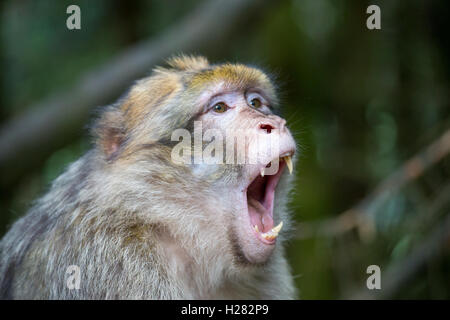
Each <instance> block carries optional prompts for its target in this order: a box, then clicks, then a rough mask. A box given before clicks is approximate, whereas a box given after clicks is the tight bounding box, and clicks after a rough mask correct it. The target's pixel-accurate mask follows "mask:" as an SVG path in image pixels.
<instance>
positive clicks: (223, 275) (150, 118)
mask: <svg viewBox="0 0 450 320" xmlns="http://www.w3.org/2000/svg"><path fill="white" fill-rule="evenodd" d="M277 104H278V102H277V97H276V89H275V87H274V85H273V83H272V81H271V80H270V79H269V77H268V76H267V75H266V74H265V73H263V72H262V71H260V70H259V69H256V68H253V67H248V66H245V65H240V64H228V63H227V64H217V65H214V64H209V62H208V61H207V60H206V59H205V58H203V57H191V56H177V57H174V58H171V59H169V60H168V62H167V66H166V67H158V68H156V69H155V70H154V71H153V73H152V74H151V75H150V76H149V77H147V78H144V79H142V80H139V81H137V82H136V83H135V84H134V85H133V86H132V87H131V89H130V90H129V91H128V93H127V94H126V95H125V96H124V97H123V98H121V99H120V100H119V101H118V102H117V103H115V104H114V105H112V106H108V107H106V108H104V109H103V110H102V112H101V113H100V115H99V118H98V119H97V121H96V122H95V125H94V126H93V128H92V135H93V137H94V143H93V148H92V149H91V150H90V151H88V152H87V153H86V154H85V155H84V156H82V157H81V158H80V159H78V160H77V161H76V162H74V163H72V164H71V165H69V166H68V168H67V169H66V171H65V172H64V173H63V174H62V175H61V176H59V177H58V178H57V179H56V180H55V181H54V182H53V184H52V186H51V188H50V190H49V192H48V193H47V194H45V195H44V196H43V197H42V198H41V199H39V200H38V201H37V202H36V203H35V205H34V206H33V207H32V208H31V209H30V211H29V212H28V214H26V215H25V216H24V217H22V218H21V219H19V220H18V221H17V222H15V224H14V225H13V226H12V228H11V229H10V230H9V232H8V233H7V234H6V235H5V236H4V238H3V239H2V241H1V243H0V250H1V257H0V286H1V288H0V297H1V298H3V299H293V298H295V297H296V290H295V287H294V283H293V279H292V276H291V273H290V268H289V265H288V263H287V261H286V258H285V252H284V248H283V242H284V241H285V240H286V238H287V237H286V234H288V233H289V227H290V222H289V216H288V214H287V209H286V204H287V194H288V191H289V190H288V187H289V181H290V179H292V175H290V174H289V173H292V167H293V166H292V163H293V159H294V158H295V157H294V156H295V151H296V144H295V141H294V139H293V137H292V135H291V133H290V131H289V130H288V128H287V127H286V122H285V120H284V119H283V118H281V117H279V116H277V115H276V114H275V113H276V110H277ZM199 128H200V129H199ZM179 129H182V130H184V131H183V132H187V133H189V134H190V135H191V137H193V138H192V140H189V139H188V137H186V136H184V139H181V138H180V137H179V136H177V135H176V134H174V133H175V132H176V130H179ZM208 130H209V136H208V134H207V132H208ZM211 132H212V133H215V134H216V135H215V139H217V141H215V140H214V139H213V137H212V136H211ZM236 133H237V134H236ZM243 133H245V141H244V142H242V143H241V144H240V145H239V144H238V142H237V141H235V140H234V138H238V140H239V138H241V140H242V136H243ZM198 134H200V139H198ZM233 134H234V135H235V137H234V138H233V139H232V143H231V144H229V143H228V141H229V140H230V139H229V136H230V135H233ZM202 135H204V136H203V137H202ZM219 138H222V140H220V139H219ZM275 140H276V141H277V143H276V144H274V145H276V147H273V145H272V142H271V141H275ZM199 141H200V142H199ZM195 142H197V145H195ZM198 142H199V143H200V146H198ZM225 142H226V143H225ZM191 144H192V148H191ZM212 144H213V146H216V148H211V145H212ZM225 144H226V145H227V146H226V148H225ZM230 145H231V146H235V147H236V148H234V149H235V150H234V151H236V150H237V149H239V148H238V146H240V147H241V149H240V151H242V150H243V151H245V153H246V154H247V155H246V158H247V157H248V156H253V158H254V161H253V163H251V162H250V161H247V160H245V161H241V162H239V161H237V158H238V156H236V154H232V155H231V156H230V154H229V152H228V151H229V149H232V148H229V146H230ZM256 145H258V147H256ZM180 146H189V147H186V148H180ZM242 148H243V149H242ZM206 149H208V150H206ZM206 151H208V152H206ZM238 151H239V150H238ZM256 151H258V152H257V153H258V154H257V155H255V153H256ZM199 152H200V153H202V154H200V156H199ZM177 157H178V158H177ZM180 157H181V159H184V160H186V161H179V160H180ZM195 160H197V161H195ZM210 160H214V161H210ZM222 160H223V161H222ZM225 160H226V161H225ZM241 160H242V159H241ZM271 169H274V170H272V171H274V172H272V173H270V172H269V171H270V170H271ZM73 270H75V271H77V272H75V271H73ZM72 271H73V272H72ZM74 279H75V280H74ZM72 280H74V281H73V282H71V281H72Z"/></svg>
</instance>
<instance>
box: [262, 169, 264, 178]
mask: <svg viewBox="0 0 450 320" xmlns="http://www.w3.org/2000/svg"><path fill="white" fill-rule="evenodd" d="M261 177H264V168H261Z"/></svg>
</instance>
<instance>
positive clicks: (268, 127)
mask: <svg viewBox="0 0 450 320" xmlns="http://www.w3.org/2000/svg"><path fill="white" fill-rule="evenodd" d="M259 128H260V129H262V130H266V132H267V133H271V132H272V130H273V129H275V127H274V126H272V125H271V124H268V123H262V124H260V125H259Z"/></svg>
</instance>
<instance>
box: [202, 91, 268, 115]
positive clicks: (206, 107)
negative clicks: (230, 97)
mask: <svg viewBox="0 0 450 320" xmlns="http://www.w3.org/2000/svg"><path fill="white" fill-rule="evenodd" d="M233 92H238V93H241V94H242V95H243V96H246V95H247V94H248V93H250V92H255V93H257V94H259V95H261V96H262V97H263V98H264V99H265V100H266V101H267V103H268V106H269V107H270V109H272V108H273V105H274V104H275V99H274V98H272V97H270V96H269V95H267V94H266V93H265V91H264V90H263V89H261V88H258V87H253V86H252V87H248V88H245V89H237V88H236V89H228V90H220V91H218V92H216V93H214V94H213V95H211V96H210V97H209V98H208V100H207V101H206V103H205V104H204V106H203V112H206V111H207V109H208V107H209V106H210V105H211V104H212V103H213V101H214V100H216V99H217V97H219V96H221V95H225V94H228V93H233Z"/></svg>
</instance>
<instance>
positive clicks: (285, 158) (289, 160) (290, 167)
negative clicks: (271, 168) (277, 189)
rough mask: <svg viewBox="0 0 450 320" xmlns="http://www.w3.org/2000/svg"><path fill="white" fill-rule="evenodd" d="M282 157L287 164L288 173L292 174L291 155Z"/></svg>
mask: <svg viewBox="0 0 450 320" xmlns="http://www.w3.org/2000/svg"><path fill="white" fill-rule="evenodd" d="M283 159H284V161H285V162H286V164H287V166H288V169H289V174H292V170H293V166H292V160H291V156H286V157H283Z"/></svg>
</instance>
